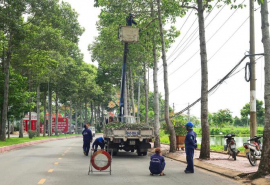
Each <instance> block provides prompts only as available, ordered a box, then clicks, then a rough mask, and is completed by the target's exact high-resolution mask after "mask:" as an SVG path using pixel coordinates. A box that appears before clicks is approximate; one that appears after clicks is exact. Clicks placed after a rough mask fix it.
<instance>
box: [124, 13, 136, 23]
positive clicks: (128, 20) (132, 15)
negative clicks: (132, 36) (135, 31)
mask: <svg viewBox="0 0 270 185" xmlns="http://www.w3.org/2000/svg"><path fill="white" fill-rule="evenodd" d="M134 17H135V16H134V14H133V13H129V16H127V18H126V25H127V26H132V24H135V25H137V23H136V22H135V21H134V20H133V19H134Z"/></svg>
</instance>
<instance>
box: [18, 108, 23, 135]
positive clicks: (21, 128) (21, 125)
mask: <svg viewBox="0 0 270 185" xmlns="http://www.w3.org/2000/svg"><path fill="white" fill-rule="evenodd" d="M23 115H24V113H23ZM19 138H23V118H22V120H21V121H20V125H19Z"/></svg>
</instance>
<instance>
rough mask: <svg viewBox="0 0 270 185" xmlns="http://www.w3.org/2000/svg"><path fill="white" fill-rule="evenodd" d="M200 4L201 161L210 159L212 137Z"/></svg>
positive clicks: (199, 6)
mask: <svg viewBox="0 0 270 185" xmlns="http://www.w3.org/2000/svg"><path fill="white" fill-rule="evenodd" d="M197 3H198V21H199V34H200V51H201V72H202V75H201V78H202V79H201V81H202V83H201V127H202V143H201V152H200V158H201V159H208V158H210V135H209V123H208V70H207V51H206V40H205V26H204V15H203V14H204V4H203V1H202V0H197Z"/></svg>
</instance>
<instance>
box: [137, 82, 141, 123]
mask: <svg viewBox="0 0 270 185" xmlns="http://www.w3.org/2000/svg"><path fill="white" fill-rule="evenodd" d="M140 97H141V77H139V87H138V108H137V117H138V123H140V101H141V100H140Z"/></svg>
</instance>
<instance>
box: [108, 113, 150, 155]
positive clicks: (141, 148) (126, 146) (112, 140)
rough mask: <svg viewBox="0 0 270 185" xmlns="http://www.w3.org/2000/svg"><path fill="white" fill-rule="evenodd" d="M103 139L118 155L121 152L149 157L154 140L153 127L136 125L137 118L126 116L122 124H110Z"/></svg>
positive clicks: (114, 153)
mask: <svg viewBox="0 0 270 185" xmlns="http://www.w3.org/2000/svg"><path fill="white" fill-rule="evenodd" d="M103 137H104V140H105V142H106V148H107V149H109V150H112V151H113V155H117V153H118V151H119V150H124V151H126V152H135V151H136V152H137V154H138V156H141V155H142V156H145V155H147V150H148V149H149V148H151V144H150V142H151V141H152V140H153V139H154V129H153V127H150V126H147V125H145V124H138V123H136V120H135V117H133V116H124V117H123V120H122V122H113V123H109V124H107V125H106V126H105V127H104V130H103Z"/></svg>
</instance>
